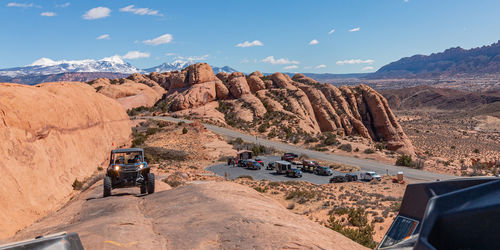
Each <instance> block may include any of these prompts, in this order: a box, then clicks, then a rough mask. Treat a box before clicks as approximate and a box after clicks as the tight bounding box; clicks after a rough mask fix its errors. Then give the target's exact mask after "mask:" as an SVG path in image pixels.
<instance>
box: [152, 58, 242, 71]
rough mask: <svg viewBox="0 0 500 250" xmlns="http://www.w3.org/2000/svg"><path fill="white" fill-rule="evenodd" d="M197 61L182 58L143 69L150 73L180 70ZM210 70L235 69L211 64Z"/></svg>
mask: <svg viewBox="0 0 500 250" xmlns="http://www.w3.org/2000/svg"><path fill="white" fill-rule="evenodd" d="M195 63H198V62H197V61H183V60H175V61H173V62H171V63H163V64H161V65H158V66H156V67H152V68H148V69H144V71H145V72H147V73H151V72H158V73H162V72H168V71H175V70H182V69H184V68H186V67H187V66H189V65H191V64H195ZM212 70H213V71H214V73H215V74H217V73H219V72H226V73H233V72H236V70H235V69H233V68H231V67H229V66H224V67H214V66H212Z"/></svg>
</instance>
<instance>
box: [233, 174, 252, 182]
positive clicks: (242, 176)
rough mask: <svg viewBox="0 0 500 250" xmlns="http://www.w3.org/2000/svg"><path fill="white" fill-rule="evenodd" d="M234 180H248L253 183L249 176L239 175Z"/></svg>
mask: <svg viewBox="0 0 500 250" xmlns="http://www.w3.org/2000/svg"><path fill="white" fill-rule="evenodd" d="M236 179H249V180H252V181H253V177H252V176H250V175H240V176H238V177H236Z"/></svg>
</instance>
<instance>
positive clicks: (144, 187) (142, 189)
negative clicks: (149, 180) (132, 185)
mask: <svg viewBox="0 0 500 250" xmlns="http://www.w3.org/2000/svg"><path fill="white" fill-rule="evenodd" d="M147 192H148V190H147V187H146V184H142V185H141V194H145V193H147Z"/></svg>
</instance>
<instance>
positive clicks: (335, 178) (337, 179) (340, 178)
mask: <svg viewBox="0 0 500 250" xmlns="http://www.w3.org/2000/svg"><path fill="white" fill-rule="evenodd" d="M346 180H347V178H346V177H345V175H335V176H333V177H332V178H330V183H339V182H346Z"/></svg>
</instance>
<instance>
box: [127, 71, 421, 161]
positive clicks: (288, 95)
mask: <svg viewBox="0 0 500 250" xmlns="http://www.w3.org/2000/svg"><path fill="white" fill-rule="evenodd" d="M144 78H146V79H144ZM131 79H133V80H135V81H138V82H140V83H142V84H148V85H151V82H150V81H149V80H148V79H150V80H151V81H159V82H158V84H159V85H160V86H162V87H163V88H165V90H166V91H168V92H167V95H166V97H165V98H164V99H163V100H162V101H163V102H167V103H168V104H169V105H170V111H174V112H176V113H177V112H179V111H182V110H191V109H197V108H198V107H200V106H203V105H207V104H209V103H211V102H214V101H219V102H221V101H222V106H219V107H218V108H217V109H218V110H219V111H220V112H222V113H224V115H225V119H226V123H227V124H231V126H235V125H238V124H240V125H239V126H240V127H241V128H247V127H248V126H249V125H250V124H253V125H254V126H256V125H258V126H260V127H261V128H260V129H259V130H261V131H268V132H269V130H268V129H267V128H274V129H275V131H277V132H279V131H285V133H286V136H287V137H290V136H293V134H296V135H297V136H304V135H307V134H309V135H317V134H319V133H322V132H334V133H337V134H341V135H359V136H361V137H364V138H367V139H370V140H373V141H384V142H386V144H387V148H388V149H390V150H396V151H399V152H402V153H407V154H413V153H414V151H413V147H412V145H411V142H410V141H409V139H408V138H407V136H406V135H405V133H404V132H403V130H402V128H401V126H400V125H399V124H398V122H397V121H396V119H395V117H394V114H393V113H392V111H391V110H390V108H389V106H388V104H387V101H386V100H385V99H384V97H383V96H381V95H380V94H379V93H378V92H376V91H375V90H373V89H371V88H370V87H368V86H366V85H359V86H354V87H346V86H342V87H339V88H337V87H334V86H333V85H329V84H320V83H319V82H317V81H315V80H314V79H311V78H309V77H306V76H305V75H303V74H296V75H294V76H293V77H292V78H290V76H288V75H287V74H282V73H274V74H271V75H267V76H264V75H263V74H262V73H261V72H259V71H256V72H253V73H251V74H250V75H249V76H248V77H247V76H245V74H243V73H241V72H234V73H231V74H228V73H218V74H217V76H214V74H213V72H212V69H211V68H210V66H209V65H208V64H203V63H201V64H195V65H191V66H189V67H188V68H186V69H184V70H182V71H174V72H168V73H162V74H157V73H154V74H153V73H152V74H150V75H144V76H143V77H139V76H135V75H134V76H133V78H131ZM198 85H200V86H198ZM225 104H227V105H225ZM210 106H213V105H212V104H210ZM183 113H191V112H183ZM204 113H205V112H204ZM205 118H206V117H205ZM214 118H215V117H214ZM216 120H220V114H219V113H217V119H216ZM241 122H245V123H246V124H243V123H241ZM283 136H284V135H283ZM293 137H295V136H293Z"/></svg>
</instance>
